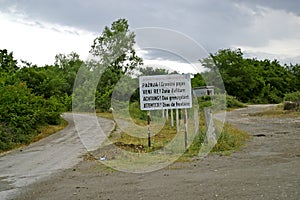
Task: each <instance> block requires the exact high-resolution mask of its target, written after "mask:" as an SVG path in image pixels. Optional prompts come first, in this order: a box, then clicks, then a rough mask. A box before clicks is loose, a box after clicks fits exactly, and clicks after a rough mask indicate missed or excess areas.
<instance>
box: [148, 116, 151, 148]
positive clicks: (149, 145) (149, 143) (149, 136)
mask: <svg viewBox="0 0 300 200" xmlns="http://www.w3.org/2000/svg"><path fill="white" fill-rule="evenodd" d="M147 116H148V147H151V135H150V121H151V117H150V111H148V114H147Z"/></svg>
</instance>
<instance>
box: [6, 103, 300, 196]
mask: <svg viewBox="0 0 300 200" xmlns="http://www.w3.org/2000/svg"><path fill="white" fill-rule="evenodd" d="M273 106H274V105H253V106H249V107H248V108H243V109H238V110H234V111H232V112H229V113H227V118H226V120H227V121H228V122H229V123H231V124H233V125H235V126H236V127H237V128H240V129H242V130H245V131H247V132H248V133H249V134H251V135H252V136H253V137H252V139H251V140H250V141H248V142H247V144H246V146H245V147H244V148H243V149H241V150H240V151H238V152H234V153H232V155H231V156H220V155H216V154H211V155H209V156H207V157H205V158H203V159H194V161H192V162H184V163H179V162H177V163H174V164H172V165H170V166H168V167H166V168H164V169H161V170H158V171H154V172H151V173H144V174H131V173H124V172H118V171H113V170H110V169H108V168H107V167H105V165H103V164H101V163H100V162H98V161H94V160H91V161H89V160H84V161H81V162H79V163H78V164H77V165H75V166H73V167H71V168H68V169H65V170H63V171H61V172H59V173H52V174H51V175H49V176H47V177H46V178H42V179H39V180H37V181H34V183H32V184H28V185H23V186H22V187H21V188H20V191H21V192H20V193H19V195H18V196H15V197H14V199H106V200H107V199H110V200H113V199H122V200H126V199H162V200H164V199H172V200H173V199H175V200H176V199H178V200H179V199H237V200H240V199H295V200H296V199H297V200H298V199H300V145H299V143H300V117H293V118H282V117H272V118H271V117H260V116H259V115H255V113H257V112H260V111H262V110H265V109H270V108H272V107H273ZM69 128H70V127H69ZM29 149H30V147H29ZM4 158H5V157H4ZM1 159H3V158H1ZM4 163H6V162H5V161H3V160H1V161H0V164H1V166H3V165H4ZM20 165H21V164H20ZM20 168H21V166H20ZM3 169H4V168H3V167H1V170H3ZM49 170H50V168H49ZM1 174H2V171H1ZM1 177H3V176H1ZM16 179H18V177H17V178H16ZM0 181H1V180H0ZM2 182H3V181H2ZM2 182H1V183H2ZM2 184H3V183H2ZM1 187H2V186H1Z"/></svg>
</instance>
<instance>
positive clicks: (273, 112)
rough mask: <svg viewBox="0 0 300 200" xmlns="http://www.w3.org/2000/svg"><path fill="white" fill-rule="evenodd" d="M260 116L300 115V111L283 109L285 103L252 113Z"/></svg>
mask: <svg viewBox="0 0 300 200" xmlns="http://www.w3.org/2000/svg"><path fill="white" fill-rule="evenodd" d="M251 116H259V117H299V116H300V112H299V111H293V110H283V104H279V105H278V106H275V107H273V108H272V109H269V110H266V111H262V112H257V113H253V114H251Z"/></svg>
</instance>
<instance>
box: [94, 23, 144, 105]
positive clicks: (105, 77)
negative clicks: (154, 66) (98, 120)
mask: <svg viewBox="0 0 300 200" xmlns="http://www.w3.org/2000/svg"><path fill="white" fill-rule="evenodd" d="M134 44H135V34H134V33H133V32H131V31H130V30H129V25H128V22H127V20H125V19H119V20H117V21H115V22H113V23H112V25H111V27H110V28H109V27H105V28H104V31H103V32H102V34H101V35H100V36H99V37H97V38H96V39H95V40H94V43H93V45H92V49H91V51H90V53H91V54H92V55H93V57H94V58H93V59H94V61H96V62H97V65H94V66H96V67H98V68H101V69H100V71H101V70H102V71H101V78H100V81H99V84H98V87H97V96H96V105H97V108H99V109H100V110H102V111H105V110H107V109H108V108H109V107H110V102H111V95H112V92H113V88H114V86H115V85H116V84H117V82H118V81H119V80H120V79H121V78H122V77H123V76H124V75H126V74H130V73H131V72H132V70H133V69H135V68H136V67H137V66H139V65H141V64H142V63H143V62H142V58H140V57H138V56H137V55H136V52H135V50H134ZM91 70H95V69H92V68H91ZM98 70H99V69H98Z"/></svg>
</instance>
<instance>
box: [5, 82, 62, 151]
mask: <svg viewBox="0 0 300 200" xmlns="http://www.w3.org/2000/svg"><path fill="white" fill-rule="evenodd" d="M0 94H1V96H0V113H1V115H0V139H1V145H0V151H5V150H9V149H11V148H14V147H15V146H17V145H20V144H28V143H29V142H31V140H32V139H33V137H34V136H36V135H37V134H38V133H39V128H40V126H42V125H46V124H58V123H59V122H60V114H61V111H62V108H63V106H62V104H60V103H59V102H58V101H57V99H55V98H50V99H49V100H45V99H44V98H43V97H41V96H35V95H34V94H32V93H31V91H30V89H28V88H27V86H26V84H25V83H16V84H14V85H6V86H0Z"/></svg>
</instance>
